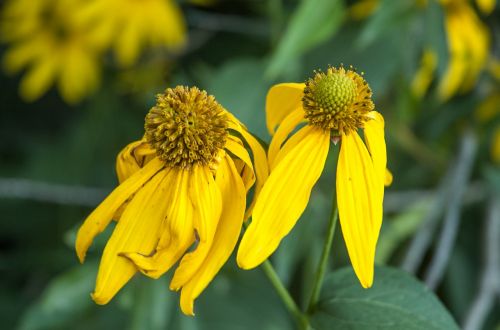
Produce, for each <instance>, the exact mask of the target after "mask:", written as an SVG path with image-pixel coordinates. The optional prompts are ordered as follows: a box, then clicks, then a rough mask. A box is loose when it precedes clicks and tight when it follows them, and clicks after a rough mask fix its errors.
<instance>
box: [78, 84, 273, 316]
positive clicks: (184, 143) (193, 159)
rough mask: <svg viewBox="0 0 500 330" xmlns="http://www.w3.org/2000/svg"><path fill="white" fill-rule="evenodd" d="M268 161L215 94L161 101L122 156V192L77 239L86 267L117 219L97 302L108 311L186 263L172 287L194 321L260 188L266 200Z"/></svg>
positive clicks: (177, 94) (178, 93)
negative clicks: (119, 298) (137, 281)
mask: <svg viewBox="0 0 500 330" xmlns="http://www.w3.org/2000/svg"><path fill="white" fill-rule="evenodd" d="M247 145H248V146H249V148H250V150H251V151H252V153H253V156H254V160H255V163H252V161H251V159H250V156H249V153H248V151H247V149H246V147H245V146H247ZM265 156H266V155H265V151H264V150H263V149H262V147H261V146H260V144H259V143H258V142H257V141H256V139H255V138H254V137H253V136H252V135H251V134H249V133H248V132H247V131H246V129H245V128H244V126H243V125H242V124H240V123H239V121H238V120H237V119H236V118H235V117H234V116H232V115H231V114H230V113H229V112H228V111H226V110H225V109H223V108H222V106H221V105H219V104H218V103H217V102H216V100H215V99H214V97H213V96H209V95H207V93H206V92H204V91H200V90H199V89H197V88H187V87H176V88H174V89H167V90H166V92H165V93H164V94H162V95H158V97H157V104H156V106H154V107H153V108H152V109H151V110H150V112H149V113H148V115H147V116H146V123H145V135H144V138H143V139H142V140H140V141H136V142H133V143H131V144H130V145H128V146H127V147H126V148H125V149H124V150H123V151H122V152H121V153H120V155H119V156H118V159H117V173H118V177H119V180H120V185H119V186H118V187H117V188H116V189H115V190H114V191H113V192H112V193H111V194H110V195H109V196H108V197H107V198H106V199H105V200H104V201H103V202H102V203H101V204H100V205H99V206H98V207H97V208H96V209H95V210H94V211H93V212H92V213H91V214H90V215H89V217H88V218H87V219H86V220H85V222H84V224H83V225H82V226H81V228H80V229H79V231H78V235H77V239H76V251H77V254H78V257H79V259H80V261H81V262H83V261H84V258H85V254H86V252H87V249H88V248H89V246H90V245H91V244H92V241H93V239H94V237H95V236H96V235H97V234H99V233H100V232H102V231H103V230H104V229H105V228H106V226H107V225H108V224H109V223H110V222H111V220H112V219H115V220H117V225H116V227H115V228H114V231H113V234H112V235H111V237H110V239H109V240H108V242H107V244H106V247H105V249H104V252H103V255H102V258H101V263H100V266H99V272H98V275H97V280H96V287H95V291H94V292H93V294H92V297H93V299H94V301H95V302H96V303H98V304H106V303H107V302H109V301H110V299H112V298H113V296H114V295H115V294H116V293H117V292H118V291H119V290H120V289H121V288H122V287H123V286H124V285H125V284H126V283H127V282H128V281H129V280H130V278H131V277H132V276H133V275H134V274H135V273H136V272H137V271H140V272H142V273H143V274H145V275H147V276H149V277H152V278H158V277H159V276H161V275H162V274H164V273H165V272H167V271H168V270H169V269H170V268H171V267H172V265H173V264H174V263H176V262H177V261H179V260H180V263H179V265H178V267H177V269H176V271H175V274H174V275H173V278H172V281H171V283H170V288H171V289H172V290H182V291H181V297H180V305H181V309H182V311H183V312H184V313H185V314H188V315H193V304H194V300H195V299H196V298H197V297H198V296H199V295H200V293H201V292H202V291H203V290H204V289H205V287H206V286H207V285H208V284H209V282H210V281H211V280H212V279H213V277H214V276H215V275H216V274H217V272H218V271H219V269H220V268H221V267H222V265H223V264H224V263H225V262H226V260H227V259H228V258H229V256H230V255H231V253H232V251H233V249H234V246H235V245H236V242H237V240H238V238H239V235H240V231H241V226H242V223H243V219H244V214H245V206H246V195H247V192H248V190H249V189H250V188H251V187H252V186H253V185H254V183H255V185H256V187H255V194H256V195H258V193H259V191H260V188H261V185H262V182H263V180H265V178H266V177H267V171H268V170H267V163H266V157H265ZM254 164H255V168H254Z"/></svg>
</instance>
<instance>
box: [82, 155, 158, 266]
mask: <svg viewBox="0 0 500 330" xmlns="http://www.w3.org/2000/svg"><path fill="white" fill-rule="evenodd" d="M162 168H163V162H162V161H161V160H159V159H158V158H155V159H154V160H152V161H151V162H150V163H149V164H148V165H147V166H146V167H144V168H143V169H142V170H140V171H138V172H136V173H135V174H134V175H132V176H131V177H130V178H129V179H128V180H126V181H124V182H123V183H122V184H120V185H119V186H118V187H117V188H116V189H115V190H113V192H112V193H111V194H110V195H109V196H108V197H106V199H105V200H104V201H103V202H102V203H101V204H99V206H98V207H97V208H96V209H95V210H94V211H93V212H92V213H91V214H90V215H89V216H88V217H87V219H86V220H85V222H84V223H83V225H82V226H81V227H80V229H79V230H78V234H77V236H76V243H75V248H76V253H77V255H78V258H79V259H80V262H83V261H84V260H85V254H86V253H87V250H88V248H89V246H90V245H91V244H92V241H93V240H94V237H95V236H96V235H97V234H99V233H101V232H102V231H103V230H104V229H105V228H106V226H107V225H108V224H109V223H110V222H111V219H112V217H113V214H114V213H115V212H116V210H117V209H118V208H119V207H120V206H121V205H122V204H123V203H124V202H125V201H126V200H127V199H128V198H129V197H130V196H131V195H132V194H134V193H135V192H136V191H137V189H139V188H140V187H141V186H142V185H143V184H144V183H145V182H147V181H148V180H149V179H150V178H151V177H152V176H154V175H155V174H156V173H157V172H158V171H160V170H161V169H162Z"/></svg>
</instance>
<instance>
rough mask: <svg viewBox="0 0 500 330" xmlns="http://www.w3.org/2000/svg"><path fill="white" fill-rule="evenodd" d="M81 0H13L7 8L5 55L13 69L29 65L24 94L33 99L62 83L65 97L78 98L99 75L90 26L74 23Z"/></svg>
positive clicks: (4, 14)
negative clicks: (7, 47) (87, 29)
mask: <svg viewBox="0 0 500 330" xmlns="http://www.w3.org/2000/svg"><path fill="white" fill-rule="evenodd" d="M81 4H82V1H81V0H38V1H27V0H11V1H9V2H8V3H7V4H6V5H5V8H4V10H3V12H2V24H1V34H2V41H5V42H8V43H10V48H9V49H8V50H7V52H6V53H5V56H4V58H3V61H4V67H5V69H6V71H8V72H10V73H16V72H19V71H21V70H22V69H26V73H25V74H24V76H23V78H22V80H21V85H20V94H21V96H22V97H23V98H24V99H25V100H27V101H33V100H36V99H38V98H40V97H41V96H42V95H43V94H45V93H46V92H47V91H48V89H49V88H50V87H51V86H52V85H54V84H55V85H57V86H58V89H59V92H60V93H61V96H62V97H63V99H64V100H65V101H66V102H68V103H76V102H78V101H80V100H81V99H82V98H84V97H85V96H86V95H88V94H89V93H91V92H92V91H93V90H94V89H95V88H96V87H97V85H98V83H99V80H100V67H99V62H98V55H99V54H98V51H97V48H96V47H95V45H94V44H93V43H92V42H91V41H90V40H89V39H88V38H87V36H86V34H85V32H86V30H85V29H86V28H85V26H83V25H80V24H76V23H75V19H74V17H75V13H76V12H77V11H78V10H79V8H80V7H79V6H80V5H81Z"/></svg>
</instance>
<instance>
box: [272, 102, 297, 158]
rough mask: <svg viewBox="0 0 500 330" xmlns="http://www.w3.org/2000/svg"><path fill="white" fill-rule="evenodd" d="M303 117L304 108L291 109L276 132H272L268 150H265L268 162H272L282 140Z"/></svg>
mask: <svg viewBox="0 0 500 330" xmlns="http://www.w3.org/2000/svg"><path fill="white" fill-rule="evenodd" d="M303 120H305V119H304V110H303V109H302V107H300V108H297V109H295V110H293V111H292V112H291V113H290V114H289V115H288V116H286V117H285V119H284V120H283V121H282V122H281V124H280V126H279V127H278V130H277V131H276V134H274V136H273V139H272V140H271V144H270V145H269V150H268V151H267V156H268V162H269V164H273V163H274V159H275V158H276V156H277V155H278V152H279V151H280V149H281V145H282V144H283V141H285V140H286V139H287V138H288V135H290V133H292V131H293V130H294V129H295V128H296V127H297V125H299V124H300V123H301V122H302V121H303Z"/></svg>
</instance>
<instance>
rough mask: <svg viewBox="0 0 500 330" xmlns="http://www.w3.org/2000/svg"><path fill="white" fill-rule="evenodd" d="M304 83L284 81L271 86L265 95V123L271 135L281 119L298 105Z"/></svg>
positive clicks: (300, 101) (300, 100)
mask: <svg viewBox="0 0 500 330" xmlns="http://www.w3.org/2000/svg"><path fill="white" fill-rule="evenodd" d="M304 87H305V84H297V83H284V84H278V85H274V86H273V87H271V89H270V90H269V92H268V93H267V97H266V123H267V129H268V130H269V133H270V134H271V135H274V129H275V128H276V126H277V125H279V124H280V123H281V121H282V120H283V119H284V118H285V117H286V116H288V114H290V113H291V112H292V111H293V110H295V109H297V108H299V107H300V105H301V103H302V95H303V94H304Z"/></svg>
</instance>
